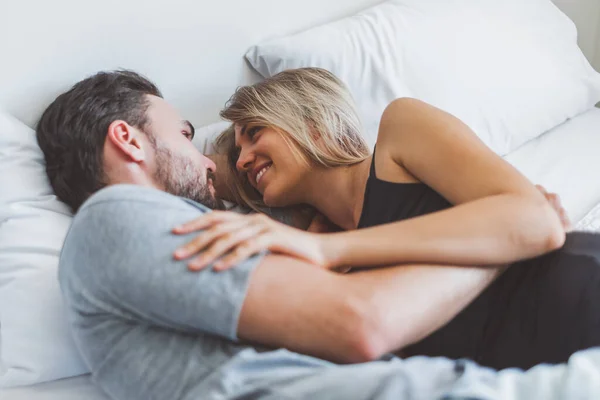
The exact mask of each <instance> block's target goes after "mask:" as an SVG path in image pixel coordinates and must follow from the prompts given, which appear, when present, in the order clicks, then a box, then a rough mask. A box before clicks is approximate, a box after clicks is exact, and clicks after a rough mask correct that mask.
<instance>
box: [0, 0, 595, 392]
mask: <svg viewBox="0 0 600 400" xmlns="http://www.w3.org/2000/svg"><path fill="white" fill-rule="evenodd" d="M581 1H582V4H583V3H584V1H583V0H581ZM380 2H381V1H380V0H348V1H345V2H322V1H320V0H305V1H303V2H293V3H291V2H279V1H273V0H257V1H253V2H242V1H239V0H228V1H223V2H217V1H214V2H212V3H214V4H211V5H210V6H206V5H205V4H200V3H198V2H194V1H191V0H173V1H169V2H166V1H158V2H152V3H146V2H143V1H141V0H131V1H129V2H127V3H122V2H120V1H117V0H107V1H104V2H103V5H102V7H98V8H96V9H94V10H93V12H90V8H89V6H88V5H87V4H83V3H81V2H79V1H76V0H57V1H54V2H52V3H48V2H41V1H35V0H29V1H23V2H18V3H14V4H11V5H10V6H9V7H10V8H9V10H8V12H6V13H3V12H0V54H3V55H7V58H6V59H10V60H18V62H8V63H4V64H3V65H1V66H0V72H2V73H1V74H0V87H1V88H2V90H1V91H0V108H1V109H4V110H6V111H7V112H8V113H9V114H11V115H12V116H14V117H16V118H17V119H19V120H20V121H22V122H23V123H24V124H26V125H28V126H29V127H34V126H35V122H36V120H37V118H38V117H39V115H40V112H41V111H42V110H43V109H44V107H45V106H46V105H47V104H48V102H49V101H50V100H51V99H52V98H54V96H56V94H58V93H60V92H62V91H64V90H65V88H67V87H69V85H71V84H73V83H74V82H75V81H77V80H79V79H81V78H82V77H84V76H87V75H89V74H91V73H94V72H96V71H98V70H103V69H115V68H119V67H127V68H130V69H134V70H137V71H140V72H142V73H144V74H146V75H148V76H149V77H151V78H152V79H153V80H154V81H155V82H156V83H157V84H158V85H159V86H160V87H161V88H162V90H163V93H164V95H165V97H166V98H168V99H169V101H170V102H172V103H173V104H174V105H175V106H176V107H177V108H178V109H180V110H181V112H182V114H184V115H186V117H188V118H189V119H190V120H191V121H192V122H193V123H194V124H195V125H196V126H198V127H202V126H207V125H208V124H212V123H214V122H216V121H217V120H218V117H217V114H218V111H219V110H220V109H221V107H222V106H223V104H224V103H225V102H226V100H227V99H228V98H229V96H230V95H231V94H232V93H233V91H234V90H235V88H236V87H237V86H239V85H242V84H248V83H253V82H256V81H258V80H259V79H261V77H260V75H259V74H258V73H257V72H256V71H255V70H254V69H253V68H251V67H250V66H249V65H248V63H247V62H246V61H244V59H243V55H244V53H245V52H246V51H247V49H248V48H249V47H250V46H252V45H254V44H256V43H259V42H263V41H265V40H268V39H270V38H273V37H276V36H282V35H288V34H293V33H296V32H300V31H302V30H305V29H307V28H310V27H312V26H316V25H319V24H321V23H325V22H328V21H332V20H335V19H337V18H341V17H345V16H348V15H352V14H354V13H355V12H357V11H359V10H361V9H364V8H366V7H369V6H372V5H375V4H377V3H380ZM250 3H252V4H251V5H250ZM556 3H559V4H560V3H561V2H560V1H557V2H556ZM568 3H569V4H570V5H572V4H571V3H572V2H568ZM2 7H4V6H2ZM317 9H318V10H319V12H318V13H315V12H314V10H317ZM32 10H35V12H32ZM115 10H118V11H119V12H118V13H115ZM232 10H235V12H232ZM2 11H4V10H2ZM49 17H50V18H49ZM25 21H26V23H25ZM14 37H19V40H18V41H16V40H15V41H13V40H10V39H8V38H14ZM123 38H126V39H127V40H124V39H123ZM220 126H222V125H220ZM599 130H600V109H598V108H594V109H591V110H589V111H586V112H584V113H578V115H576V116H573V117H570V118H569V119H568V120H567V121H566V122H564V123H562V124H560V125H559V126H556V127H554V128H552V129H550V130H549V131H547V132H546V133H544V134H542V135H541V136H538V137H536V138H534V139H533V140H530V141H527V142H526V143H525V144H523V145H520V146H518V148H516V150H511V151H510V152H509V153H508V154H507V155H506V156H505V158H506V160H508V161H509V162H510V163H512V164H513V165H514V166H515V167H516V168H518V169H519V170H520V171H521V172H523V173H524V174H525V175H526V176H527V177H528V178H529V179H531V180H532V181H533V182H535V183H539V184H542V185H544V186H545V187H546V188H548V189H549V190H550V191H553V192H557V193H558V194H560V196H561V198H562V202H563V205H564V207H565V208H566V210H567V212H568V213H569V215H570V217H571V219H572V220H573V221H574V223H575V224H576V226H577V228H578V229H585V230H592V231H600V184H597V182H598V181H597V179H598V177H597V175H598V171H600V157H598V156H597V149H600V134H599ZM0 161H1V160H0ZM0 182H1V181H0ZM0 200H2V197H1V196H0ZM0 203H1V202H0ZM2 212H3V210H2V209H1V204H0V226H1V223H2V216H3V214H2ZM0 238H1V237H0ZM0 250H2V249H1V246H0ZM0 261H1V260H0ZM1 267H2V266H1V265H0V268H1ZM1 278H2V277H1V276H0V288H1V287H2V285H3V282H2V279H1ZM1 301H2V298H0V302H1ZM1 316H2V314H1V313H0V317H1ZM1 328H2V320H0V332H1ZM1 349H2V344H1V342H0V350H1ZM0 355H1V354H0ZM1 360H2V359H1V358H0V361H1ZM2 368H3V366H2V364H1V362H0V376H1V375H2V372H3V371H2ZM24 369H27V366H26V367H24ZM76 370H84V368H83V367H82V366H80V365H78V366H77V368H74V371H76ZM33 375H35V374H33ZM72 375H76V373H73V374H72ZM48 376H53V375H52V374H50V375H48ZM38 378H39V377H38ZM27 379H33V380H35V379H36V377H35V376H33V377H32V376H29V377H28V378H27ZM44 380H51V379H44ZM0 398H1V399H2V400H59V399H60V400H75V399H77V400H106V399H108V397H107V396H106V395H104V394H103V393H102V392H101V390H100V389H98V388H96V387H95V386H94V385H93V384H92V382H91V379H90V376H89V375H85V374H84V375H81V376H76V377H72V378H66V379H59V380H54V381H50V382H45V383H38V384H34V385H29V386H23V387H16V388H10V389H1V388H0Z"/></svg>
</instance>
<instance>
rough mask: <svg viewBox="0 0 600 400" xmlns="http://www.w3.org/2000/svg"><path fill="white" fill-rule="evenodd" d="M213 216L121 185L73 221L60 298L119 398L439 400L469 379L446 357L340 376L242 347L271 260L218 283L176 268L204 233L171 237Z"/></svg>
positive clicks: (98, 377) (376, 365)
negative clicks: (251, 294) (245, 317)
mask: <svg viewBox="0 0 600 400" xmlns="http://www.w3.org/2000/svg"><path fill="white" fill-rule="evenodd" d="M208 211H210V210H208V209H207V208H205V207H204V206H202V205H200V204H197V203H194V202H191V201H189V200H185V199H181V198H178V197H175V196H172V195H169V194H167V193H164V192H161V191H158V190H153V189H149V188H144V187H140V186H133V185H117V186H111V187H109V188H106V189H104V190H102V191H100V192H98V193H97V194H95V195H94V196H93V197H92V198H91V199H89V200H88V201H87V202H86V203H85V204H84V205H83V206H82V208H81V209H80V211H79V212H78V214H77V215H76V216H75V218H74V221H73V224H72V226H71V229H70V231H69V234H68V235H67V238H66V241H65V245H64V248H63V251H62V254H61V259H60V272H59V275H60V276H59V277H60V283H61V288H62V291H63V294H64V299H65V302H66V305H67V310H68V314H69V319H70V322H71V324H72V327H73V334H74V337H75V341H76V343H77V345H78V347H79V349H80V352H81V354H82V356H83V358H84V360H85V362H86V363H87V365H88V366H89V368H90V370H91V371H92V374H93V379H94V380H95V382H96V383H97V384H98V386H100V387H101V388H102V389H103V390H104V391H105V392H106V393H107V394H108V395H109V396H110V397H112V398H113V399H118V400H177V399H186V400H190V399H198V400H200V399H202V400H205V399H238V400H241V399H273V400H274V399H278V400H281V399H329V400H335V399H340V400H341V399H343V400H347V399H387V398H403V399H407V400H410V399H417V398H418V399H430V398H431V399H433V398H438V396H441V395H442V393H444V392H445V391H446V390H447V389H448V388H449V387H450V386H451V385H452V384H453V383H455V382H456V380H457V379H458V378H459V377H460V376H461V373H458V372H456V370H455V368H454V367H455V365H454V363H453V362H451V361H449V360H445V359H433V360H429V359H427V360H426V359H422V358H415V359H411V360H400V359H397V358H392V359H390V360H387V361H377V362H371V363H365V364H359V365H349V366H340V365H336V364H333V363H330V362H327V361H323V360H320V359H317V358H314V357H309V356H305V355H301V354H297V353H293V352H290V351H288V350H285V349H266V348H261V347H256V346H252V347H251V346H249V345H248V344H245V343H243V342H240V341H239V340H238V338H237V337H236V331H237V324H238V319H239V315H240V309H241V307H242V304H243V301H244V296H245V294H246V290H247V287H248V282H249V279H250V277H251V275H252V271H254V269H255V268H256V267H257V265H258V264H259V263H260V261H261V259H262V257H263V256H262V255H259V256H255V257H252V258H250V259H248V260H247V261H244V262H242V263H240V264H239V265H237V266H236V267H235V268H233V269H231V270H229V271H225V272H220V273H215V272H213V271H212V270H211V269H210V268H209V269H205V270H203V271H201V272H190V271H188V269H187V267H186V262H184V261H176V260H174V259H173V252H174V250H175V249H176V248H178V247H179V246H180V245H182V244H184V243H187V242H188V241H189V240H190V238H192V237H194V236H195V235H197V233H192V234H189V235H185V236H177V235H173V234H172V233H171V230H172V228H173V227H175V226H176V225H178V224H181V223H183V222H187V221H190V220H192V219H194V218H196V217H198V216H199V215H201V214H203V213H205V212H208ZM264 312H269V310H264ZM290 312H293V310H290Z"/></svg>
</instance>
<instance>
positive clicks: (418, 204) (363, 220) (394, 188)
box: [358, 151, 452, 229]
mask: <svg viewBox="0 0 600 400" xmlns="http://www.w3.org/2000/svg"><path fill="white" fill-rule="evenodd" d="M451 206H452V204H450V203H449V202H448V201H447V200H446V199H445V198H444V197H442V196H441V195H440V194H439V193H438V192H436V191H435V190H433V189H432V188H430V187H429V186H427V185H426V184H424V183H394V182H387V181H382V180H381V179H378V178H377V172H376V171H375V151H373V159H372V160H371V170H370V173H369V178H368V179H367V186H366V188H365V199H364V202H363V209H362V212H361V215H360V220H359V222H358V228H359V229H360V228H368V227H371V226H375V225H382V224H387V223H389V222H396V221H401V220H404V219H408V218H413V217H418V216H420V215H425V214H430V213H432V212H435V211H440V210H444V209H446V208H449V207H451Z"/></svg>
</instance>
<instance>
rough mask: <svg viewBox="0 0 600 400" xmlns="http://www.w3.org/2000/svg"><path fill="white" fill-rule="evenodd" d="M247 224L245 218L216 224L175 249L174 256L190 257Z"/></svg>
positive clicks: (180, 258) (180, 257)
mask: <svg viewBox="0 0 600 400" xmlns="http://www.w3.org/2000/svg"><path fill="white" fill-rule="evenodd" d="M245 225H247V222H246V221H243V220H233V221H231V222H223V223H221V224H218V225H214V226H213V227H212V228H211V229H208V230H206V231H204V232H201V233H200V234H199V235H198V236H196V237H195V238H194V239H193V240H192V241H190V242H188V243H187V244H185V245H184V246H182V247H180V248H178V249H177V250H175V253H174V257H175V259H176V260H183V259H184V258H188V257H190V256H192V255H194V254H196V253H198V252H200V250H202V249H204V248H205V247H207V246H208V245H210V244H211V243H212V242H214V241H215V240H217V239H218V238H220V237H221V236H224V235H228V234H230V233H232V232H235V231H237V230H240V229H242V228H243V227H244V226H245Z"/></svg>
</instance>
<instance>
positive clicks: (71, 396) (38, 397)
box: [0, 375, 110, 400]
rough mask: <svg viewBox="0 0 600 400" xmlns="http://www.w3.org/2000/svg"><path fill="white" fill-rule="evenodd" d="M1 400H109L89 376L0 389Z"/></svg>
mask: <svg viewBox="0 0 600 400" xmlns="http://www.w3.org/2000/svg"><path fill="white" fill-rule="evenodd" d="M0 399H2V400H110V398H109V397H108V396H107V395H105V394H104V393H103V392H102V391H101V390H100V389H98V388H97V387H96V386H94V385H93V384H92V382H91V379H90V376H89V375H84V376H78V377H76V378H70V379H61V380H59V381H54V382H48V383H42V384H39V385H34V386H28V387H22V388H14V389H4V390H2V389H0Z"/></svg>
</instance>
